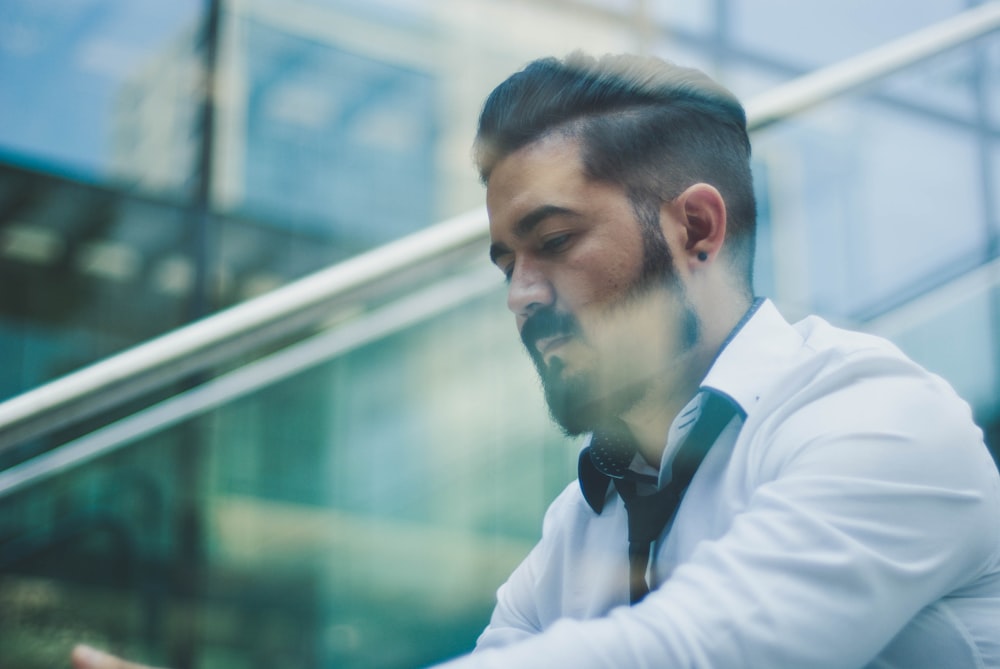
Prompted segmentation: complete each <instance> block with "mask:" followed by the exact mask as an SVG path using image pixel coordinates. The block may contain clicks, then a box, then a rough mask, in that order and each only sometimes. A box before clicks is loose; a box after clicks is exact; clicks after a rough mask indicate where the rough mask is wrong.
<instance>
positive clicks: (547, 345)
mask: <svg viewBox="0 0 1000 669" xmlns="http://www.w3.org/2000/svg"><path fill="white" fill-rule="evenodd" d="M571 338H572V335H568V334H559V335H553V336H551V337H542V338H541V339H539V340H538V341H536V342H535V349H536V350H537V351H538V352H539V353H540V354H541V355H542V356H543V357H544V356H547V355H548V354H549V353H552V352H554V351H555V350H556V349H558V348H559V347H560V346H562V345H563V344H565V343H566V342H568V341H569V340H570V339H571Z"/></svg>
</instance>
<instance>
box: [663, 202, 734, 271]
mask: <svg viewBox="0 0 1000 669" xmlns="http://www.w3.org/2000/svg"><path fill="white" fill-rule="evenodd" d="M675 203H676V205H677V209H675V211H678V213H679V214H680V216H681V224H682V227H683V230H684V233H685V235H686V237H685V239H684V254H685V256H686V257H685V260H686V261H688V262H691V263H694V264H699V263H705V262H708V261H710V260H714V259H715V258H716V256H718V254H719V251H721V250H722V245H723V243H724V242H725V239H726V201H725V200H724V199H723V198H722V193H720V192H719V191H718V189H716V188H715V186H712V185H709V184H706V183H696V184H694V185H692V186H689V187H688V188H687V189H686V190H685V191H684V192H683V193H681V194H680V195H679V196H677V198H676V200H675Z"/></svg>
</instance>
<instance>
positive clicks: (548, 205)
mask: <svg viewBox="0 0 1000 669" xmlns="http://www.w3.org/2000/svg"><path fill="white" fill-rule="evenodd" d="M486 204H487V209H488V211H489V217H490V235H491V238H492V242H493V243H492V245H491V247H490V256H491V258H492V259H493V262H494V263H495V264H496V265H497V267H499V268H500V269H501V271H503V272H504V274H505V275H506V276H507V279H508V282H509V288H508V295H507V305H508V307H509V308H510V310H511V311H512V312H513V313H514V315H515V317H516V320H517V326H518V330H519V331H520V333H521V339H522V341H523V342H524V345H525V347H526V348H527V350H528V353H529V354H530V355H531V358H532V360H533V361H534V363H535V366H536V367H537V369H538V373H539V375H540V376H541V379H542V383H543V386H544V389H545V396H546V400H547V402H548V404H549V409H550V411H551V413H552V415H553V418H555V420H556V421H557V422H558V423H559V424H560V425H561V426H562V427H563V429H564V430H565V431H566V432H567V433H569V434H580V433H583V432H587V431H590V430H594V429H599V428H600V427H602V426H604V425H607V424H609V422H610V421H612V420H614V419H616V418H620V417H621V416H622V414H624V413H625V412H626V411H628V410H629V409H630V408H631V407H632V406H634V405H635V404H636V403H637V402H638V401H640V400H641V399H642V398H643V397H644V396H645V395H646V393H647V391H648V389H649V387H650V383H651V382H652V381H653V380H654V379H655V378H656V376H657V374H658V373H659V372H660V371H662V370H663V369H665V367H666V365H668V364H669V362H670V360H671V359H672V358H673V357H674V356H675V355H676V354H677V353H678V352H680V351H681V350H682V349H683V348H684V347H685V337H684V334H683V330H684V327H688V326H689V325H690V324H689V323H688V322H684V321H687V320H688V319H686V318H685V316H686V315H687V314H688V313H689V312H688V311H687V310H685V309H684V308H683V304H682V299H679V297H680V296H681V291H680V290H679V288H678V287H677V286H676V282H675V278H674V273H673V271H672V266H671V261H670V252H669V250H668V245H667V242H666V239H665V238H664V235H663V232H662V231H661V229H660V228H659V227H658V220H659V218H658V212H656V211H654V212H651V214H650V216H649V218H651V219H655V220H651V221H646V222H640V221H639V220H637V217H636V212H635V210H634V208H633V206H632V202H631V201H630V200H629V198H628V197H627V195H626V193H625V191H624V190H623V189H622V188H620V187H619V186H616V185H612V184H607V183H600V182H595V181H592V180H590V179H588V178H587V177H586V176H585V174H584V170H583V164H582V160H581V157H580V149H579V144H578V141H577V140H575V139H573V138H569V137H564V136H558V135H549V136H547V137H544V138H542V139H540V140H538V141H536V142H534V143H533V144H530V145H528V146H526V147H524V148H522V149H520V150H518V151H516V152H514V153H512V154H510V155H508V156H506V157H505V158H503V159H502V160H501V161H500V162H499V163H498V164H497V165H496V166H495V167H494V169H493V171H492V173H491V175H490V179H489V183H488V185H487V192H486Z"/></svg>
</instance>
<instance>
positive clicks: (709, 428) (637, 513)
mask: <svg viewBox="0 0 1000 669" xmlns="http://www.w3.org/2000/svg"><path fill="white" fill-rule="evenodd" d="M736 412H737V408H736V407H735V406H734V405H733V403H732V402H731V401H730V400H729V399H727V398H726V397H723V396H722V395H719V394H717V393H713V392H708V393H707V394H706V397H705V400H704V402H703V404H702V407H701V415H700V416H699V417H698V422H697V423H695V425H694V427H692V428H691V432H689V433H688V435H687V438H686V439H685V440H684V443H683V444H681V447H680V449H679V450H678V452H677V455H676V456H675V457H674V460H673V462H672V463H671V465H670V472H671V476H670V483H668V484H667V485H666V486H664V487H663V488H661V489H660V490H657V491H656V492H655V493H653V494H651V495H639V494H637V492H636V486H635V481H634V480H632V479H630V478H628V477H626V476H624V475H623V476H622V477H620V478H619V477H615V478H614V479H613V480H614V483H615V488H616V489H617V490H618V494H619V495H621V498H622V501H623V502H624V503H625V510H626V512H627V513H628V560H629V600H630V601H631V602H632V603H633V604H635V603H636V602H639V601H640V600H642V598H643V597H645V596H646V594H647V593H649V585H648V584H647V583H646V567H647V565H648V564H649V549H650V546H651V545H652V543H653V541H655V540H656V539H657V538H658V537H659V536H660V534H661V533H662V532H663V528H664V527H666V525H667V523H668V522H669V521H670V519H671V518H672V517H673V515H674V514H675V513H676V512H677V507H678V506H680V503H681V498H682V497H683V496H684V492H685V490H687V487H688V484H689V483H691V479H692V478H693V477H694V473H695V471H696V470H697V469H698V466H699V465H700V464H701V461H702V460H703V459H704V457H705V454H706V453H708V449H709V448H711V446H712V444H713V443H715V440H716V439H718V437H719V434H720V433H721V432H722V430H723V428H725V427H726V425H728V424H729V421H730V420H731V419H732V417H733V416H734V415H735V414H736ZM602 443H606V442H603V441H602ZM602 451H603V449H601V448H598V449H597V450H596V453H599V454H600V455H599V456H598V455H595V451H594V450H592V451H591V454H590V456H591V458H595V457H600V460H601V462H595V464H597V465H599V466H606V463H607V459H608V457H609V456H608V455H607V454H606V453H604V452H602ZM633 453H634V451H633ZM617 459H618V461H619V462H621V461H622V460H623V457H622V456H618V458H617ZM615 464H618V463H615ZM606 471H607V470H606ZM608 473H610V474H615V473H616V472H613V471H608ZM622 474H624V472H622Z"/></svg>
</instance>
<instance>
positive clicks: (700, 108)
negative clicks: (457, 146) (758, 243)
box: [475, 53, 756, 291]
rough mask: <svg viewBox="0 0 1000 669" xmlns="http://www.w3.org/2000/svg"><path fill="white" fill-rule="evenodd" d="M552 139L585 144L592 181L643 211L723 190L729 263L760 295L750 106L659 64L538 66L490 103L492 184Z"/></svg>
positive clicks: (486, 128)
mask: <svg viewBox="0 0 1000 669" xmlns="http://www.w3.org/2000/svg"><path fill="white" fill-rule="evenodd" d="M551 133H561V134H564V135H566V136H568V137H574V138H577V139H579V140H580V143H581V147H582V149H581V150H582V154H583V163H584V170H585V172H586V174H587V176H588V177H589V178H591V179H594V180H597V181H602V182H606V183H613V184H616V185H619V186H621V187H622V188H624V189H625V191H626V193H627V194H628V197H629V198H630V200H631V202H632V205H633V208H634V209H635V210H636V212H637V214H638V213H639V212H647V213H648V212H650V211H657V212H658V211H659V207H660V204H661V203H663V202H668V201H670V200H672V199H674V198H675V197H677V196H678V195H680V194H681V193H682V192H683V191H684V190H685V189H686V188H687V187H688V186H690V185H692V184H695V183H708V184H711V185H712V186H714V187H715V188H717V189H718V190H719V192H720V193H721V194H722V197H723V199H724V200H725V202H726V211H727V244H726V245H725V248H726V249H727V250H728V253H729V261H730V262H731V263H732V265H733V268H734V270H735V273H736V275H737V276H742V277H744V279H745V281H746V289H747V290H748V291H749V290H751V284H752V276H753V275H752V272H753V252H754V228H755V225H756V204H755V201H754V193H753V180H752V177H751V174H750V140H749V138H748V136H747V129H746V113H745V112H744V110H743V106H742V105H741V104H740V102H739V100H737V99H736V97H735V96H734V95H733V94H732V93H730V92H729V91H728V90H727V89H725V88H724V87H722V86H721V85H719V84H718V83H716V82H715V81H713V80H712V79H710V78H709V77H708V76H706V75H705V74H704V73H702V72H700V71H698V70H694V69H691V68H684V67H678V66H676V65H673V64H671V63H667V62H665V61H662V60H659V59H656V58H646V57H640V56H629V55H620V56H604V57H602V58H600V59H599V60H598V59H594V58H592V57H589V56H586V55H584V54H581V53H574V54H571V55H569V56H567V57H566V58H565V59H563V60H558V59H555V58H543V59H540V60H536V61H534V62H532V63H529V64H528V65H527V66H526V67H525V68H524V69H523V70H521V71H520V72H517V73H515V74H513V75H511V76H510V77H509V78H508V79H507V80H506V81H504V82H503V83H502V84H500V85H499V86H497V88H496V89H494V90H493V92H492V93H491V94H490V96H489V97H488V98H487V100H486V102H485V104H484V106H483V111H482V114H481V115H480V117H479V130H478V132H477V134H476V142H475V159H476V164H477V167H478V168H479V174H480V177H481V178H482V180H483V183H487V182H488V181H489V177H490V173H491V172H492V170H493V168H494V167H495V166H496V165H497V163H498V162H499V161H500V160H502V159H503V158H504V157H506V156H507V155H509V154H511V153H513V152H514V151H517V150H518V149H520V148H522V147H524V146H527V145H528V144H531V143H533V142H535V141H537V140H539V139H541V138H542V137H544V136H547V135H549V134H551ZM646 218H648V217H647V216H640V219H646Z"/></svg>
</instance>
